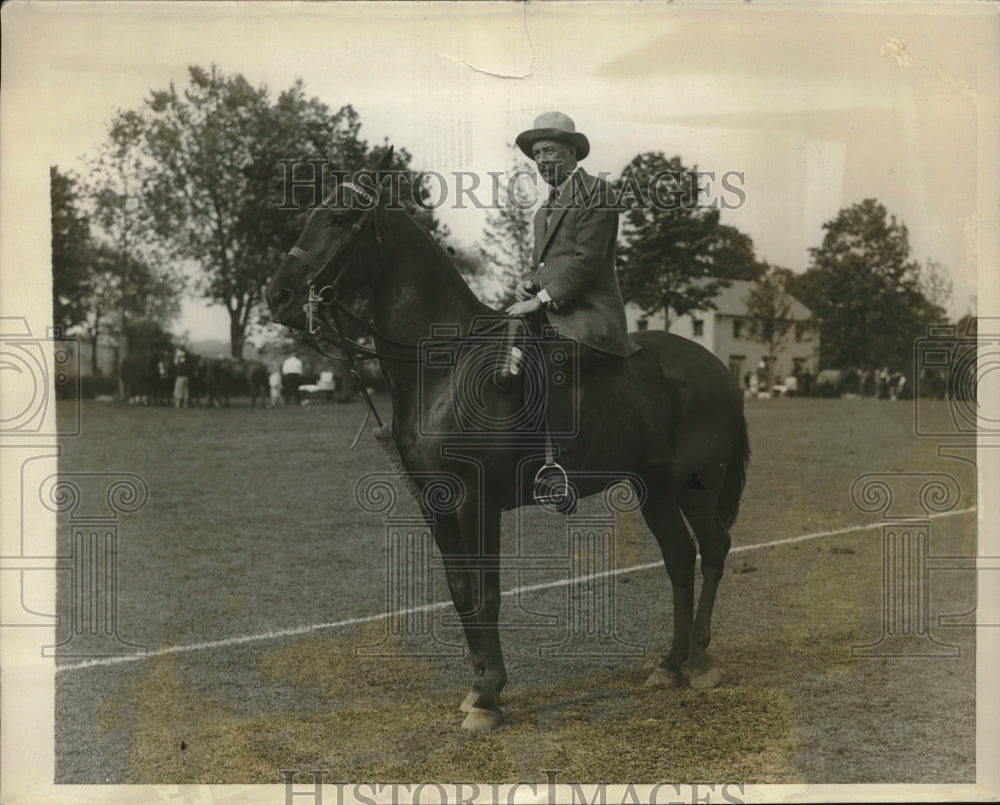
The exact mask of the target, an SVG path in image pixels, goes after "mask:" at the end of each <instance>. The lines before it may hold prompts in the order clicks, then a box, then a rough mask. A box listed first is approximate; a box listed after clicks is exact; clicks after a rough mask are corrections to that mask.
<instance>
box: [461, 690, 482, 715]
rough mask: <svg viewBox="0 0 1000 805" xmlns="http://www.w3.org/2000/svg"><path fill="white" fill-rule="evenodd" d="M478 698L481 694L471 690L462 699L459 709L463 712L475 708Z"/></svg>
mask: <svg viewBox="0 0 1000 805" xmlns="http://www.w3.org/2000/svg"><path fill="white" fill-rule="evenodd" d="M478 698H479V694H478V693H477V692H476V691H474V690H470V691H469V695H468V696H466V697H465V698H464V699H463V700H462V703H461V704H460V705H459V706H458V709H459V710H461V711H462V712H463V713H468V712H469V711H470V710H471V709H472V708H473V706H475V704H476V699H478Z"/></svg>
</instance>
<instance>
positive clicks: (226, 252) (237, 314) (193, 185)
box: [141, 65, 439, 356]
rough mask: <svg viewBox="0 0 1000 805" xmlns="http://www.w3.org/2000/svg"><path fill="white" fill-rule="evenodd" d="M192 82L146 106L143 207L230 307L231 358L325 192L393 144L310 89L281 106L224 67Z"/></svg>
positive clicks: (261, 313) (430, 224)
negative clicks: (371, 138) (373, 143)
mask: <svg viewBox="0 0 1000 805" xmlns="http://www.w3.org/2000/svg"><path fill="white" fill-rule="evenodd" d="M189 78H190V83H189V86H188V87H187V88H186V89H184V90H183V91H180V90H178V88H177V87H175V86H174V85H173V84H171V85H170V87H169V88H168V89H166V90H159V91H154V92H153V93H152V95H151V97H150V99H149V101H148V102H147V104H146V107H145V108H144V109H143V110H142V113H141V117H142V118H143V120H144V137H143V145H142V147H143V151H144V153H145V155H146V157H147V160H146V165H145V171H144V176H145V188H146V189H145V202H146V205H147V208H148V209H149V211H150V213H151V215H152V216H153V219H154V223H155V230H156V233H157V234H158V236H159V237H160V238H161V240H162V242H163V243H164V244H165V245H166V246H167V247H168V248H169V249H170V252H171V253H172V254H173V255H174V256H175V257H176V258H180V259H186V260H191V261H193V262H194V263H195V264H196V265H197V266H198V267H199V269H200V270H201V273H200V275H199V276H198V279H197V281H196V284H195V287H196V290H197V291H198V292H199V293H201V295H202V296H204V297H205V298H206V299H208V300H210V301H212V302H215V303H218V304H220V305H223V306H224V307H225V308H226V311H227V312H228V314H229V318H230V328H229V329H230V345H231V350H232V354H233V355H234V356H240V355H241V354H242V351H243V343H244V341H245V339H246V336H247V334H248V333H249V332H252V330H253V328H254V327H255V326H257V324H258V323H259V322H260V321H262V320H264V317H265V316H266V312H265V305H264V299H263V292H264V288H265V287H266V285H267V283H268V281H269V280H270V278H271V275H272V274H273V273H274V270H275V267H276V266H277V265H278V264H279V262H280V261H281V259H282V257H283V256H284V254H285V252H286V251H287V249H288V247H289V246H290V245H291V244H292V243H294V242H295V239H296V238H297V236H298V234H299V232H300V231H301V228H302V226H303V224H304V220H305V216H306V215H307V214H308V211H309V209H310V207H311V206H312V205H313V204H319V203H322V201H323V198H322V195H321V194H317V193H316V192H315V190H316V188H319V189H320V190H321V191H322V193H326V192H327V191H330V190H333V182H331V181H329V180H330V178H331V177H334V178H343V176H344V175H346V174H348V173H353V172H354V171H357V170H359V169H364V168H368V167H370V166H371V165H372V164H373V162H374V160H375V159H376V158H377V156H379V155H380V154H382V153H385V151H386V149H387V147H388V146H382V147H376V148H373V149H369V148H368V146H367V144H366V143H365V142H364V141H363V140H361V139H359V137H358V132H359V129H360V125H361V124H360V122H359V119H358V116H357V113H356V112H355V111H354V110H353V109H352V108H351V107H350V106H345V107H343V108H341V109H340V110H339V111H337V112H335V113H334V112H331V111H330V109H329V108H328V107H327V106H326V105H325V104H323V103H321V102H320V101H319V100H318V99H316V98H307V97H306V95H305V93H304V90H303V85H302V83H301V82H296V83H295V84H294V85H293V86H292V87H291V88H290V89H288V90H286V91H284V92H282V93H280V95H279V96H278V97H277V99H276V100H274V101H273V102H272V100H271V96H270V93H269V90H268V88H267V87H266V86H259V87H254V86H252V85H251V84H250V83H249V82H248V81H247V80H246V79H245V78H244V77H243V76H242V75H234V76H226V75H225V74H223V73H222V71H220V70H219V69H218V68H217V67H215V66H214V65H213V66H212V67H211V68H210V69H207V70H206V69H203V68H200V67H191V68H189ZM394 153H395V156H394V160H393V163H392V166H391V168H392V169H393V170H397V171H400V172H402V173H403V174H404V178H403V181H402V182H401V190H402V192H403V198H404V199H405V202H404V203H405V205H406V206H408V207H409V208H410V209H411V210H412V211H413V212H414V214H415V216H416V217H417V218H418V219H419V220H421V221H422V223H424V225H425V226H426V227H427V228H428V229H429V230H431V231H432V233H434V232H435V228H436V222H435V221H434V218H433V215H432V214H431V212H430V211H429V210H422V209H419V208H417V207H416V205H414V203H413V200H412V196H413V192H414V191H412V190H411V188H410V186H409V181H410V180H409V179H408V178H406V177H408V175H409V174H408V170H407V166H408V162H409V155H408V154H407V153H406V151H405V150H403V149H398V150H397V151H395V152H394ZM293 177H294V179H295V183H296V184H295V187H296V188H297V190H295V191H293V192H292V198H291V199H289V197H288V194H287V191H288V189H289V187H290V186H292V184H291V182H290V180H291V179H292V178H293ZM310 177H311V178H312V179H314V180H315V182H312V183H311V181H310ZM415 192H417V193H418V194H419V193H421V192H424V191H423V188H422V187H418V188H417V191H415ZM303 194H305V196H303ZM435 234H439V233H435Z"/></svg>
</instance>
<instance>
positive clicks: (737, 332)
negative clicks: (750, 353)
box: [733, 319, 743, 338]
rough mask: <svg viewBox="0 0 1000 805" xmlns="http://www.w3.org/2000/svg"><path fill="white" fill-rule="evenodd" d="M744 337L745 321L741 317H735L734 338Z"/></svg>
mask: <svg viewBox="0 0 1000 805" xmlns="http://www.w3.org/2000/svg"><path fill="white" fill-rule="evenodd" d="M742 337H743V322H742V321H741V320H740V319H733V338H742Z"/></svg>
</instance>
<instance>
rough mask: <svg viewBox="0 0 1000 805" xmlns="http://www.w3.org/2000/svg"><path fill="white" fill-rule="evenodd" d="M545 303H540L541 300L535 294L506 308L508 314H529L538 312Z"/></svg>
mask: <svg viewBox="0 0 1000 805" xmlns="http://www.w3.org/2000/svg"><path fill="white" fill-rule="evenodd" d="M544 308H545V305H543V304H542V300H541V299H539V298H538V297H537V296H532V297H530V298H528V299H525V300H524V301H522V302H515V303H514V304H513V305H511V306H510V307H509V308H507V315H508V316H530V315H531V314H532V313H538V312H539V311H540V310H543V309H544Z"/></svg>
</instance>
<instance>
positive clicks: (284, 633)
mask: <svg viewBox="0 0 1000 805" xmlns="http://www.w3.org/2000/svg"><path fill="white" fill-rule="evenodd" d="M975 510H976V507H975V506H969V507H968V508H966V509H956V510H955V511H950V512H942V513H939V514H932V515H930V517H931V518H938V517H954V516H956V515H959V514H969V513H970V512H974V511H975ZM881 525H882V524H881V523H868V524H865V525H855V526H849V527H848V528H837V529H833V530H831V531H816V532H814V533H812V534H800V535H799V536H797V537H787V538H785V539H775V540H771V541H770V542H757V543H754V544H753V545H737V546H734V547H733V548H732V549H731V550H730V551H729V553H730V555H732V554H734V553H742V552H743V551H753V550H757V549H759V548H775V547H778V546H781V545H792V544H794V543H796V542H807V541H809V540H813V539H821V538H823V537H835V536H839V535H841V534H851V533H854V532H856V531H870V530H871V529H874V528H879V527H881ZM657 567H659V568H662V567H663V561H662V560H661V561H659V562H647V563H645V564H642V565H630V566H629V567H621V568H615V569H614V570H605V571H602V572H601V573H590V574H588V575H586V576H581V577H577V578H572V579H557V580H555V581H545V582H541V583H539V584H526V585H522V586H521V587H515V588H514V589H512V590H504V591H503V592H502V593H501V595H502V596H511V595H521V594H523V593H531V592H537V591H538V590H548V589H552V588H554V587H566V586H568V585H570V584H575V583H579V582H580V581H585V580H587V579H601V578H605V577H606V576H623V575H625V574H626V573H638V572H640V571H642V570H651V569H653V568H657ZM451 606H452V602H451V601H435V602H434V603H433V604H424V605H423V606H419V607H407V608H405V609H396V610H393V611H391V612H380V613H379V614H377V615H364V616H362V617H359V618H347V619H345V620H342V621H333V622H331V623H314V624H312V625H310V626H296V627H294V628H290V629H277V630H275V631H273V632H261V633H259V634H252V635H244V636H243V637H227V638H224V639H222V640H207V641H205V642H203V643H189V644H187V645H184V646H170V647H168V648H160V649H155V650H153V651H149V652H147V653H146V654H128V655H125V656H121V657H98V658H95V659H92V660H85V661H83V662H77V663H68V664H66V665H57V666H56V673H61V672H63V671H79V670H81V669H83V668H94V667H96V666H101V665H117V664H118V663H123V662H135V661H136V660H148V659H150V658H151V657H160V656H163V655H165V654H183V653H185V652H189V651H203V650H205V649H213V648H226V647H228V646H240V645H244V644H246V643H260V642H263V641H265V640H277V639H279V638H282V637H294V636H295V635H301V634H310V633H312V632H319V631H322V630H325V629H342V628H344V627H347V626H357V625H359V624H362V623H372V622H373V621H380V620H384V619H385V618H389V617H399V616H402V615H413V614H416V613H419V612H431V611H434V610H437V609H444V608H446V607H451Z"/></svg>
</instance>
